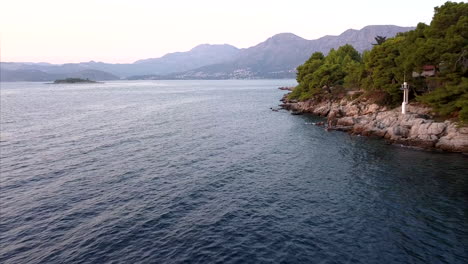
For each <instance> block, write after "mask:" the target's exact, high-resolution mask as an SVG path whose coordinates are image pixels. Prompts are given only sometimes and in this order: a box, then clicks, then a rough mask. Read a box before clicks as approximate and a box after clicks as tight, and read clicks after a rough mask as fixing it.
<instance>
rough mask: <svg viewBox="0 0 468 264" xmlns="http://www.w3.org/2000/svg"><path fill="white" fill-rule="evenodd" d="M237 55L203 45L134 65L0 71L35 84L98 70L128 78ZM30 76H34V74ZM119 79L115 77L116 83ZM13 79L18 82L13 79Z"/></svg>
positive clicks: (24, 66) (4, 66)
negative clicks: (59, 75) (60, 76)
mask: <svg viewBox="0 0 468 264" xmlns="http://www.w3.org/2000/svg"><path fill="white" fill-rule="evenodd" d="M239 52H240V50H239V49H238V48H236V47H234V46H231V45H227V44H223V45H209V44H202V45H199V46H196V47H195V48H193V49H191V50H190V51H187V52H175V53H169V54H166V55H164V56H163V57H161V58H155V59H145V60H139V61H136V62H135V63H129V64H111V63H103V62H95V61H90V62H81V63H66V64H61V65H56V64H47V63H17V62H2V63H1V64H0V69H1V70H2V71H4V70H6V71H7V72H6V73H5V76H11V74H13V73H12V72H10V71H18V72H17V73H16V74H14V75H15V76H18V75H20V74H21V73H24V74H27V77H25V79H29V80H37V81H42V80H43V79H44V78H46V77H44V76H46V75H44V74H41V73H39V72H43V73H47V74H52V75H56V74H70V73H78V72H83V71H89V70H98V71H101V72H107V73H109V74H112V75H116V76H119V77H127V76H131V75H141V74H169V73H172V72H182V71H187V70H191V69H195V68H198V67H202V66H205V65H210V64H215V63H221V62H225V61H229V60H233V59H234V58H236V57H237V55H238V54H239ZM37 71H39V72H37ZM33 72H35V73H34V74H33ZM34 76H36V77H37V79H35V78H33V77H34ZM119 77H117V79H118V78H119ZM31 78H32V79H31ZM9 79H11V78H9V77H8V78H5V79H3V78H2V81H7V80H9ZM15 79H18V78H17V77H15ZM20 79H21V78H20Z"/></svg>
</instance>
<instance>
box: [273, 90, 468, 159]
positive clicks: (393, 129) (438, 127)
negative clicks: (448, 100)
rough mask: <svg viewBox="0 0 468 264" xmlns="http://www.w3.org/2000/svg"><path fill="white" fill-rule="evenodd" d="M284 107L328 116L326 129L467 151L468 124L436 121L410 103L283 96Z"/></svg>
mask: <svg viewBox="0 0 468 264" xmlns="http://www.w3.org/2000/svg"><path fill="white" fill-rule="evenodd" d="M282 101H283V104H282V105H281V106H282V107H283V108H285V109H287V110H291V111H293V112H295V113H298V112H301V113H311V114H314V115H318V116H325V117H327V129H329V130H340V131H345V132H349V133H351V134H357V135H364V136H375V137H381V138H385V139H386V140H388V141H390V142H392V143H395V144H402V145H406V146H414V147H419V148H423V149H428V150H442V151H448V152H461V153H468V127H461V126H458V125H457V123H455V122H452V121H449V120H446V121H436V120H434V119H433V113H432V111H431V109H430V108H427V107H424V106H421V105H416V104H409V105H408V106H407V113H406V114H405V115H403V114H401V107H397V108H393V109H390V108H388V107H385V106H379V105H377V104H375V103H372V102H370V101H363V100H362V99H355V100H349V99H347V98H341V99H334V100H330V99H327V100H320V101H319V100H313V99H310V100H306V101H301V102H297V101H294V100H288V99H287V96H286V95H285V96H284V97H283V99H282Z"/></svg>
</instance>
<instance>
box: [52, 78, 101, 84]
mask: <svg viewBox="0 0 468 264" xmlns="http://www.w3.org/2000/svg"><path fill="white" fill-rule="evenodd" d="M59 83H98V82H96V81H92V80H89V79H81V78H66V79H59V80H55V81H54V84H59Z"/></svg>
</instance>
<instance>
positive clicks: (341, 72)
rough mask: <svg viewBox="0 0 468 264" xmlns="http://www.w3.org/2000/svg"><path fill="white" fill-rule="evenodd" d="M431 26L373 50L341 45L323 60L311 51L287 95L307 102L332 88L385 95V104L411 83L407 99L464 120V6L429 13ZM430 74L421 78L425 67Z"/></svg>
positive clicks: (467, 54) (467, 91)
mask: <svg viewBox="0 0 468 264" xmlns="http://www.w3.org/2000/svg"><path fill="white" fill-rule="evenodd" d="M434 11H435V13H434V17H433V19H432V21H431V23H430V25H426V24H424V23H419V24H418V25H417V27H416V29H414V30H412V31H408V32H405V33H400V34H398V35H397V36H396V37H394V38H389V39H386V38H384V37H381V36H377V37H376V44H375V45H374V46H373V48H372V50H370V51H366V52H364V53H363V54H359V53H358V52H357V51H356V50H355V49H354V48H353V47H352V46H350V45H345V46H342V47H340V48H338V49H337V50H333V49H332V50H331V51H330V52H329V54H328V55H327V56H324V55H323V54H322V53H314V54H312V56H311V57H310V58H309V59H308V60H307V61H306V62H305V63H304V64H303V65H301V66H299V67H298V68H297V81H298V83H299V84H298V86H297V87H296V88H295V89H294V90H293V92H292V93H291V95H290V97H291V98H294V99H299V100H306V99H309V98H312V97H320V96H325V95H327V94H330V93H332V92H333V90H336V89H348V90H362V91H364V92H365V95H367V96H368V95H370V94H380V95H382V94H383V95H384V97H385V100H382V102H385V103H386V104H389V105H396V104H398V103H400V102H401V90H400V86H401V84H402V83H403V81H404V80H405V79H406V81H408V82H409V83H410V87H411V97H412V98H413V99H415V100H417V101H419V102H422V103H425V104H428V105H430V106H432V107H434V109H435V110H436V111H438V112H439V113H440V114H442V115H447V116H457V115H458V117H459V118H460V120H461V121H464V122H468V3H463V2H461V3H455V2H446V3H445V4H444V5H442V6H440V7H436V8H435V9H434ZM428 67H429V68H431V67H432V68H433V69H434V72H435V75H434V76H423V75H420V74H419V73H422V72H423V71H424V69H426V68H428Z"/></svg>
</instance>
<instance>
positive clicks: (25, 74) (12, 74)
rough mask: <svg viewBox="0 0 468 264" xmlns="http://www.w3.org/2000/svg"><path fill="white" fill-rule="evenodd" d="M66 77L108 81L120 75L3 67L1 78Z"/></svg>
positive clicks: (37, 78) (87, 71) (27, 79)
mask: <svg viewBox="0 0 468 264" xmlns="http://www.w3.org/2000/svg"><path fill="white" fill-rule="evenodd" d="M66 78H81V79H90V80H95V81H108V80H118V79H119V77H117V76H115V75H113V74H110V73H107V72H103V71H98V70H81V71H77V72H68V73H47V72H43V71H40V70H35V69H15V70H7V69H2V70H1V71H0V80H1V81H2V82H19V81H26V82H37V81H42V82H45V81H54V80H57V79H66Z"/></svg>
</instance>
